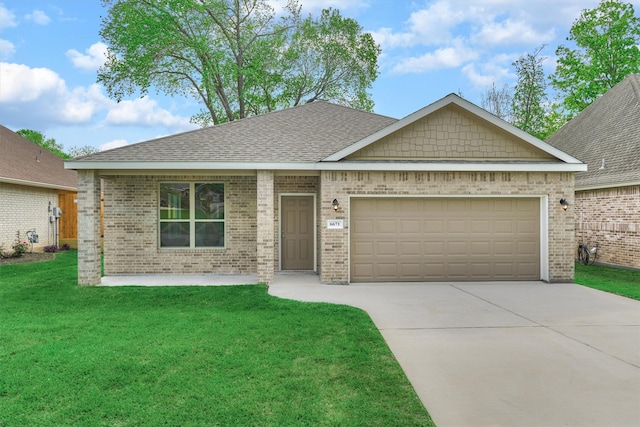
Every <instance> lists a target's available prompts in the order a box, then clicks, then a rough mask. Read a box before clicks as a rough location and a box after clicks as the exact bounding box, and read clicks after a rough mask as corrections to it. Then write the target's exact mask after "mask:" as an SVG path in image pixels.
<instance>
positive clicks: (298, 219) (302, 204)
mask: <svg viewBox="0 0 640 427" xmlns="http://www.w3.org/2000/svg"><path fill="white" fill-rule="evenodd" d="M281 209H282V212H281V213H280V215H281V221H280V245H281V246H280V260H281V263H282V265H281V268H282V270H314V265H313V260H314V235H315V227H314V214H313V211H314V202H313V196H282V204H281Z"/></svg>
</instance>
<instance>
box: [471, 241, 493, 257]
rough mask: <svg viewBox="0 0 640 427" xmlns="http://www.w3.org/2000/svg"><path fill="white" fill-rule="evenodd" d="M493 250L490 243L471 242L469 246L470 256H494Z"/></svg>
mask: <svg viewBox="0 0 640 427" xmlns="http://www.w3.org/2000/svg"><path fill="white" fill-rule="evenodd" d="M492 253H493V249H492V245H491V243H490V242H471V243H470V244H469V255H471V256H474V257H478V256H483V255H487V254H492Z"/></svg>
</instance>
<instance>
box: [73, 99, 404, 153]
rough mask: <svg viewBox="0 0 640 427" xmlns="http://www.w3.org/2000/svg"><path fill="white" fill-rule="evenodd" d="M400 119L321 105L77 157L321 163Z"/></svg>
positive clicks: (274, 113) (294, 108) (298, 107)
mask: <svg viewBox="0 0 640 427" xmlns="http://www.w3.org/2000/svg"><path fill="white" fill-rule="evenodd" d="M396 121H397V120H396V119H393V118H390V117H385V116H381V115H378V114H373V113H368V112H365V111H360V110H355V109H352V108H348V107H343V106H340V105H335V104H331V103H329V102H326V101H317V102H313V103H310V104H305V105H301V106H297V107H293V108H289V109H286V110H280V111H275V112H272V113H268V114H264V115H260V116H253V117H249V118H245V119H242V120H237V121H233V122H229V123H225V124H221V125H217V126H212V127H208V128H204V129H198V130H194V131H191V132H185V133H181V134H177V135H171V136H167V137H164V138H159V139H155V140H151V141H145V142H140V143H138V144H133V145H128V146H125V147H120V148H116V149H113V150H109V151H103V152H99V153H95V154H90V155H88V156H85V157H81V158H78V159H75V160H76V161H79V162H94V161H95V162H104V161H107V162H111V161H115V162H120V161H132V162H164V161H166V162H214V161H215V162H265V163H269V162H318V161H320V160H322V159H324V158H326V157H327V156H329V155H331V154H333V153H334V152H336V151H339V150H341V149H343V148H345V147H346V146H348V145H350V144H353V143H354V142H356V141H359V140H360V139H362V138H364V137H366V136H368V135H370V134H372V133H374V132H376V131H378V130H380V129H382V128H384V127H386V126H388V125H390V124H391V123H394V122H396Z"/></svg>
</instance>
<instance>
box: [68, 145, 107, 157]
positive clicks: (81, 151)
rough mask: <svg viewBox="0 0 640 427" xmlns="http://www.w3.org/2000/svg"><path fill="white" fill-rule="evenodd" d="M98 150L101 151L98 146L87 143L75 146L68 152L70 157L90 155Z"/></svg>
mask: <svg viewBox="0 0 640 427" xmlns="http://www.w3.org/2000/svg"><path fill="white" fill-rule="evenodd" d="M98 151H100V150H99V149H98V148H96V147H92V146H91V145H85V146H83V147H79V146H73V147H71V148H70V149H69V153H68V154H69V156H70V157H81V156H88V155H89V154H93V153H97V152H98Z"/></svg>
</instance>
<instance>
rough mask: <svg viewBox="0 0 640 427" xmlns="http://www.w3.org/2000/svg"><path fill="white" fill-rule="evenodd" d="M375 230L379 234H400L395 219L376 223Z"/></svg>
mask: <svg viewBox="0 0 640 427" xmlns="http://www.w3.org/2000/svg"><path fill="white" fill-rule="evenodd" d="M375 230H376V231H377V232H378V233H389V234H396V233H397V232H398V224H397V221H396V220H395V219H381V220H379V221H378V222H377V223H376V227H375Z"/></svg>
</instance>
